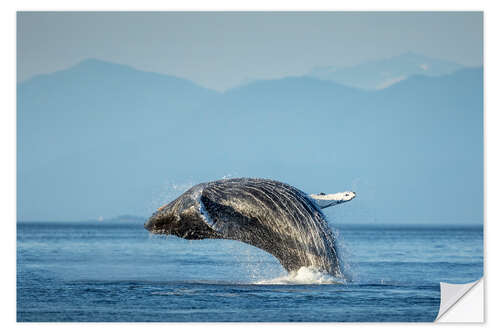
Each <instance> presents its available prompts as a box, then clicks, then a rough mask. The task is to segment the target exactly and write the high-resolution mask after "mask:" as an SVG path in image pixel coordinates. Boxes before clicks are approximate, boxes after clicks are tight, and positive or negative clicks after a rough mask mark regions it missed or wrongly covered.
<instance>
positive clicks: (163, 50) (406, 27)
mask: <svg viewBox="0 0 500 333" xmlns="http://www.w3.org/2000/svg"><path fill="white" fill-rule="evenodd" d="M17 27H18V36H17V48H18V49H17V51H18V52H17V60H18V71H17V72H18V80H19V81H23V80H25V79H26V78H29V77H32V76H34V75H37V74H42V73H50V72H54V71H56V70H60V69H64V68H67V67H70V66H72V65H74V64H76V63H78V62H79V61H81V60H83V59H85V58H99V59H103V60H107V61H111V62H116V63H122V64H127V65H131V66H133V67H136V68H138V69H142V70H149V71H154V72H159V73H165V74H172V75H176V76H180V77H183V78H187V79H190V80H193V81H195V82H197V83H199V84H201V85H203V86H206V87H209V88H214V89H218V90H224V89H227V88H230V87H233V86H235V85H238V84H240V83H241V82H244V81H246V80H249V79H256V78H277V77H283V76H289V75H301V74H304V73H306V72H307V71H309V70H310V69H311V68H313V67H315V66H328V65H333V66H349V65H355V64H359V63H362V62H365V61H369V60H375V59H380V58H387V57H391V56H395V55H399V54H401V53H404V52H407V51H411V52H415V53H420V54H423V55H426V56H429V57H435V58H441V59H446V60H451V61H454V62H457V63H460V64H463V65H467V66H478V65H482V64H483V14H482V13H481V12H427V13H426V12H420V13H419V12H410V13H408V12H407V13H398V12H390V13H387V12H371V13H370V12H366V13H360V12H358V13H352V12H336V13H335V12H319V13H300V12H296V13H272V12H267V13H258V12H257V13H245V12H240V13H234V12H233V13H231V12H225V13H220V12H211V13H210V12H208V13H197V12H191V13H186V12H163V13H161V12H160V13H158V12H157V13H146V12H136V13H134V12H129V13H127V12H121V13H113V12H95V13H88V12H87V13H84V12H81V13H78V12H76V13H67V12H56V13H49V12H42V13H27V12H21V13H18V18H17Z"/></svg>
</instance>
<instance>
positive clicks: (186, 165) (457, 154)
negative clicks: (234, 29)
mask: <svg viewBox="0 0 500 333" xmlns="http://www.w3.org/2000/svg"><path fill="white" fill-rule="evenodd" d="M428 63H429V64H430V65H429V68H428V69H427V70H429V71H431V72H429V73H433V74H432V75H414V73H410V72H405V73H407V74H405V75H408V77H407V78H406V79H404V80H400V81H399V82H396V83H394V84H391V85H389V86H387V87H385V88H384V89H378V90H377V89H371V90H370V89H364V88H366V86H363V85H365V83H366V82H372V79H371V78H370V74H367V75H366V80H365V81H363V82H365V83H363V84H361V85H358V86H362V87H354V86H353V85H350V84H348V83H347V82H343V84H341V83H339V82H334V81H336V80H338V78H337V79H336V80H331V79H325V78H324V77H322V78H318V77H314V76H313V75H306V76H301V77H287V78H282V79H276V80H258V81H254V82H251V83H248V84H246V85H244V86H240V87H238V88H235V89H232V90H229V91H226V92H224V93H220V92H216V91H213V90H210V89H206V88H203V87H201V86H198V85H196V84H195V83H193V82H190V81H188V80H185V79H182V78H177V77H173V76H169V75H163V74H157V73H150V72H144V71H139V70H136V69H134V68H131V67H129V66H125V65H117V64H113V63H108V62H104V61H100V60H96V59H89V60H85V61H83V62H81V63H79V64H77V65H76V66H74V67H71V68H69V69H67V70H63V71H59V72H55V73H52V74H47V75H41V76H37V77H34V78H32V79H30V80H28V81H25V82H22V83H19V84H18V86H17V103H18V112H17V171H18V172H17V177H18V178H17V181H18V191H17V200H18V209H17V214H18V220H45V221H47V220H68V221H69V220H88V219H95V218H97V217H98V216H104V217H110V216H118V215H123V214H132V215H139V216H148V215H150V214H151V213H152V212H153V211H154V210H155V209H156V208H157V207H159V206H161V205H162V204H164V203H166V202H167V201H169V200H171V199H174V198H175V195H178V194H180V193H181V192H182V190H185V189H187V188H188V187H189V186H190V185H194V184H196V183H199V182H203V181H209V180H214V179H219V178H222V177H264V178H273V179H277V180H281V181H284V182H287V183H289V184H291V185H294V186H296V187H298V188H300V189H302V190H304V191H305V192H309V193H318V192H339V191H345V190H354V191H356V192H357V194H358V197H357V198H356V199H355V200H353V201H352V202H350V203H349V204H346V205H343V206H342V207H338V208H337V207H335V208H332V209H331V211H329V215H330V217H331V220H332V223H337V222H341V223H395V224H398V223H403V224H404V223H406V224H420V223H425V224H479V223H482V220H483V69H482V68H462V67H460V66H459V67H457V68H456V70H452V68H453V66H451V65H450V66H451V67H450V66H448V65H446V64H444V65H443V66H442V68H441V69H439V70H438V69H436V70H435V71H433V70H434V68H435V67H436V66H435V65H434V63H430V62H428ZM398 66H399V65H398ZM398 66H395V67H398ZM447 66H448V67H447ZM382 67H383V66H381V67H380V69H381V70H382V69H383V68H382ZM368 72H369V71H368ZM400 73H401V72H397V71H395V72H394V75H396V74H397V75H399V74H400ZM417 74H418V73H417ZM391 75H392V74H391ZM359 82H362V80H360V81H359ZM373 82H375V81H373ZM377 82H378V81H377ZM375 84H376V83H370V87H372V88H373V86H374V85H375Z"/></svg>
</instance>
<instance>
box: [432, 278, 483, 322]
mask: <svg viewBox="0 0 500 333" xmlns="http://www.w3.org/2000/svg"><path fill="white" fill-rule="evenodd" d="M476 286H478V287H476ZM440 287H441V304H440V306H439V313H438V315H437V317H436V319H435V321H436V322H483V300H484V295H483V279H482V278H481V279H479V280H477V281H474V282H471V283H464V284H453V283H445V282H441V283H440ZM475 287H476V288H475ZM473 289H474V291H475V292H471V290H473ZM469 296H470V297H469Z"/></svg>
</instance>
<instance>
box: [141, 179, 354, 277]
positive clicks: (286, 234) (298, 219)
mask: <svg viewBox="0 0 500 333" xmlns="http://www.w3.org/2000/svg"><path fill="white" fill-rule="evenodd" d="M355 196H356V194H355V192H341V193H336V194H325V193H320V194H311V195H308V194H306V193H304V192H302V191H301V190H299V189H297V188H295V187H293V186H290V185H288V184H285V183H282V182H278V181H275V180H269V179H256V178H235V179H222V180H217V181H212V182H208V183H202V184H198V185H196V186H193V187H192V188H190V189H189V190H187V191H186V192H185V193H183V194H182V195H181V196H179V197H178V198H177V199H175V200H173V201H172V202H170V203H168V204H166V205H164V206H162V207H160V208H158V210H157V211H156V212H155V213H154V214H153V215H152V216H151V218H149V220H148V221H147V222H146V223H145V224H144V227H145V228H146V229H147V230H148V231H149V232H151V233H153V234H166V235H174V236H177V237H181V238H185V239H207V238H214V239H231V240H238V241H241V242H245V243H247V244H250V245H253V246H256V247H258V248H260V249H262V250H264V251H266V252H268V253H270V254H272V255H273V256H274V257H276V258H277V259H278V260H279V262H280V263H281V265H282V266H283V267H284V268H285V269H286V270H287V271H288V272H292V271H297V270H298V269H299V268H301V267H315V268H316V269H319V270H321V271H324V272H326V273H328V274H331V275H333V276H336V277H343V274H342V272H341V267H340V263H339V259H338V253H337V247H336V243H335V238H334V235H333V233H332V231H331V229H330V228H329V226H328V222H327V221H326V218H325V216H324V214H323V212H322V211H321V209H323V208H326V207H331V206H334V205H338V204H341V203H344V202H347V201H350V200H352V199H353V198H354V197H355Z"/></svg>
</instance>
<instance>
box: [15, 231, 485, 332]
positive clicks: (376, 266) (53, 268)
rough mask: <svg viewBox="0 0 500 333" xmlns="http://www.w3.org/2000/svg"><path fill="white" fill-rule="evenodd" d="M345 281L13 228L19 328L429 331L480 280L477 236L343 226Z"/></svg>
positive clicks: (130, 238)
mask: <svg viewBox="0 0 500 333" xmlns="http://www.w3.org/2000/svg"><path fill="white" fill-rule="evenodd" d="M334 229H335V232H336V234H337V238H338V244H339V245H338V246H339V248H340V252H341V255H342V262H343V265H344V269H345V272H346V274H347V277H348V279H347V280H346V281H338V280H336V279H332V278H331V277H329V276H326V275H323V274H321V273H319V272H316V271H314V270H311V269H306V268H304V269H301V270H300V271H299V272H298V273H297V274H295V275H288V274H287V273H286V272H285V271H284V270H283V268H282V267H281V266H280V265H279V263H278V261H277V260H276V259H275V258H274V257H272V256H271V255H269V254H267V253H266V252H264V251H262V250H260V249H257V248H254V247H252V246H249V245H246V244H243V243H240V242H236V241H229V240H202V241H187V240H183V239H178V238H174V237H162V236H151V235H149V234H148V232H147V231H146V230H144V229H143V227H142V224H110V223H109V224H98V223H18V225H17V320H18V321H21V322H25V321H36V322H47V321H49V322H54V321H55V322H61V321H64V322H66V321H77V322H88V321H90V322H102V321H106V322H107V321H109V322H128V321H139V322H149V321H160V322H185V321H193V322H198V321H215V322H225V321H243V322H261V321H264V322H270V321H273V322H274V321H277V322H288V321H306V322H316V321H320V322H331V321H360V322H366V321H368V322H378V321H391V322H414V321H433V320H434V319H435V317H436V316H437V313H438V311H439V302H440V289H439V282H448V283H468V282H472V281H475V280H477V279H479V278H480V277H481V276H482V275H483V230H482V228H480V227H427V228H425V227H390V226H373V225H371V226H339V227H336V228H334Z"/></svg>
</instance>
